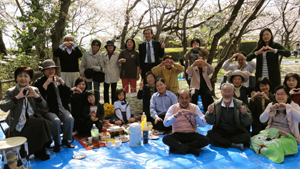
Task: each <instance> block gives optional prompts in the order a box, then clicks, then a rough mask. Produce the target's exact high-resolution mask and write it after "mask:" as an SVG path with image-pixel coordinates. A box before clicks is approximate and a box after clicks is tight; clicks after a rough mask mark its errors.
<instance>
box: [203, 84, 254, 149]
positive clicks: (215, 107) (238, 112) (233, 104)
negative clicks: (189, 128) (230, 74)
mask: <svg viewBox="0 0 300 169" xmlns="http://www.w3.org/2000/svg"><path fill="white" fill-rule="evenodd" d="M221 95H222V98H221V99H219V100H216V101H215V102H214V103H213V104H211V105H209V106H208V108H207V112H206V114H205V120H206V123H208V124H210V125H213V127H212V129H211V130H209V131H208V132H207V137H208V138H209V139H210V141H211V144H212V145H213V146H216V147H223V148H228V147H234V148H238V149H240V150H244V146H248V145H249V141H250V134H249V131H248V130H247V128H246V126H249V125H250V124H251V123H252V121H253V120H252V116H251V112H250V110H249V109H248V107H247V105H246V104H245V103H243V102H242V101H241V100H238V99H235V98H234V97H233V95H234V86H233V84H231V83H224V84H222V86H221Z"/></svg>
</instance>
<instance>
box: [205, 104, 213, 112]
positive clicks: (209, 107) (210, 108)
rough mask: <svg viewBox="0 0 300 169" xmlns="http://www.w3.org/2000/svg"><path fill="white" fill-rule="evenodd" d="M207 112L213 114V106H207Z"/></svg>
mask: <svg viewBox="0 0 300 169" xmlns="http://www.w3.org/2000/svg"><path fill="white" fill-rule="evenodd" d="M207 110H208V112H209V113H212V112H214V105H213V104H211V105H209V106H208V107H207Z"/></svg>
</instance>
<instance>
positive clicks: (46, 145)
mask: <svg viewBox="0 0 300 169" xmlns="http://www.w3.org/2000/svg"><path fill="white" fill-rule="evenodd" d="M51 144H52V140H50V141H48V142H47V143H46V144H45V147H46V148H51Z"/></svg>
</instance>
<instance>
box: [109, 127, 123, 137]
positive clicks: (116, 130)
mask: <svg viewBox="0 0 300 169" xmlns="http://www.w3.org/2000/svg"><path fill="white" fill-rule="evenodd" d="M107 131H108V132H109V134H110V137H111V138H114V137H115V136H119V135H123V134H124V128H123V127H119V126H112V127H109V128H108V129H107Z"/></svg>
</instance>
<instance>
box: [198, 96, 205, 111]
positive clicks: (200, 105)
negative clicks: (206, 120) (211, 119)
mask: <svg viewBox="0 0 300 169" xmlns="http://www.w3.org/2000/svg"><path fill="white" fill-rule="evenodd" d="M197 105H198V107H199V109H200V110H201V112H202V113H204V110H203V104H202V99H201V95H199V96H198V101H197Z"/></svg>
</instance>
